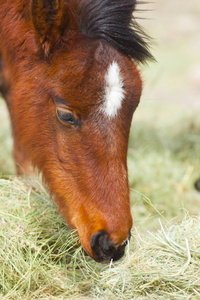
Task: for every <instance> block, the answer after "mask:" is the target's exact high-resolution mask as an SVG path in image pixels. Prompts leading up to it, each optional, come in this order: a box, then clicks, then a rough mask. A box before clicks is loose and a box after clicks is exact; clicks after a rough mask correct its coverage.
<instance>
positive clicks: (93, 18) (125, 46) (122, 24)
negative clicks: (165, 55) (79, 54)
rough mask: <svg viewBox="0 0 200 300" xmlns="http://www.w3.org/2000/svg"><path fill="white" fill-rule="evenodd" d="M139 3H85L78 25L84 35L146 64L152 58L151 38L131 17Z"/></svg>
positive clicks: (101, 0) (111, 0) (95, 0)
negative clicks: (149, 42) (149, 39)
mask: <svg viewBox="0 0 200 300" xmlns="http://www.w3.org/2000/svg"><path fill="white" fill-rule="evenodd" d="M136 2H137V1H136V0H82V1H81V4H80V10H79V17H78V18H79V23H80V29H81V32H82V34H84V35H86V36H89V37H91V38H94V39H100V40H104V41H106V42H108V43H109V44H111V45H112V46H113V47H114V48H115V49H117V50H118V51H120V52H122V53H124V54H126V55H128V56H130V57H131V58H133V59H134V60H136V61H138V62H141V63H144V62H145V61H146V60H147V59H153V56H152V55H151V53H150V51H149V46H148V43H147V40H148V36H147V35H146V34H145V33H144V31H143V30H142V28H141V27H140V26H139V25H138V24H137V22H136V20H135V18H133V16H132V14H133V12H134V11H135V5H136Z"/></svg>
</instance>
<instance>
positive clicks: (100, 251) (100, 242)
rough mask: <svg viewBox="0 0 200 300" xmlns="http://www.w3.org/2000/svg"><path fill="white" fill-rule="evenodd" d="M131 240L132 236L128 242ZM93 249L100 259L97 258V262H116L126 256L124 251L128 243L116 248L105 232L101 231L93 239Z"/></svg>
mask: <svg viewBox="0 0 200 300" xmlns="http://www.w3.org/2000/svg"><path fill="white" fill-rule="evenodd" d="M129 239H130V234H129V237H128V240H129ZM90 244H91V248H92V250H93V252H94V253H95V254H97V256H98V258H95V260H96V261H98V262H102V261H109V260H111V259H113V261H116V260H118V259H120V258H121V257H122V256H123V255H124V250H125V247H126V245H127V241H126V242H125V243H124V244H123V245H121V246H119V247H117V248H116V247H115V246H114V245H113V243H112V242H111V241H110V240H109V236H108V234H107V232H106V231H105V230H100V231H98V232H96V233H95V234H93V236H92V238H91V242H90Z"/></svg>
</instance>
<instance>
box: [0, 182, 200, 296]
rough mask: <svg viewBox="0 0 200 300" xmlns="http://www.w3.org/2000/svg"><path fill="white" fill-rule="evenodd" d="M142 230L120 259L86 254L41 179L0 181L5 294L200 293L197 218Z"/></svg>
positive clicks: (0, 280) (0, 271)
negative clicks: (99, 261) (106, 261)
mask: <svg viewBox="0 0 200 300" xmlns="http://www.w3.org/2000/svg"><path fill="white" fill-rule="evenodd" d="M160 228H161V229H160V230H159V231H156V232H146V233H145V234H142V233H141V232H140V230H138V229H137V228H135V229H134V230H133V232H132V233H133V238H132V240H131V243H130V244H129V247H128V249H127V253H126V255H125V257H124V258H123V259H122V260H121V261H119V262H116V263H112V262H111V263H110V264H103V265H101V264H97V263H96V262H94V261H93V260H92V259H91V258H89V257H85V255H84V254H83V252H82V249H81V247H78V246H77V243H76V240H75V238H74V235H73V234H72V232H71V231H70V230H68V229H67V228H66V226H65V224H64V222H63V220H62V218H61V216H60V215H59V214H58V213H57V211H56V207H55V205H54V204H53V203H52V201H51V200H50V199H49V197H48V194H47V193H46V191H45V190H44V188H43V187H42V185H41V184H40V182H39V181H36V180H32V181H30V180H29V181H23V180H21V179H18V178H1V179H0V295H1V296H0V297H1V298H2V299H23V300H24V299H76V298H77V299H94V298H95V299H136V298H138V299H145V298H147V299H148V298H149V297H151V299H189V298H190V297H193V299H194V298H195V297H197V298H198V297H199V296H200V279H199V278H200V260H199V259H200V242H199V241H200V218H199V217H196V218H194V217H193V218H191V217H189V216H186V217H185V220H184V221H183V222H182V223H181V224H177V225H173V226H170V227H166V228H165V227H164V226H163V225H162V223H161V222H160Z"/></svg>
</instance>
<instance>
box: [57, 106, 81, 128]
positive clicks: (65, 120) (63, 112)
mask: <svg viewBox="0 0 200 300" xmlns="http://www.w3.org/2000/svg"><path fill="white" fill-rule="evenodd" d="M56 113H57V117H58V120H59V121H60V122H61V123H62V124H64V125H72V126H76V125H78V120H77V119H76V117H75V116H74V115H73V113H72V112H71V111H70V110H67V109H65V108H57V109H56Z"/></svg>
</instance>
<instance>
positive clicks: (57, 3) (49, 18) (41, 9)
mask: <svg viewBox="0 0 200 300" xmlns="http://www.w3.org/2000/svg"><path fill="white" fill-rule="evenodd" d="M31 18H32V23H33V27H34V30H35V36H36V40H37V42H38V43H39V44H40V45H41V47H42V49H43V51H44V53H45V55H46V56H48V55H49V53H50V51H51V49H52V48H53V47H54V46H55V44H56V43H57V42H58V41H59V39H60V38H61V36H62V34H63V32H64V30H65V29H66V28H67V27H69V24H70V23H71V20H70V19H71V18H72V13H71V11H70V10H69V8H68V7H67V6H66V5H64V0H32V3H31Z"/></svg>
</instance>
